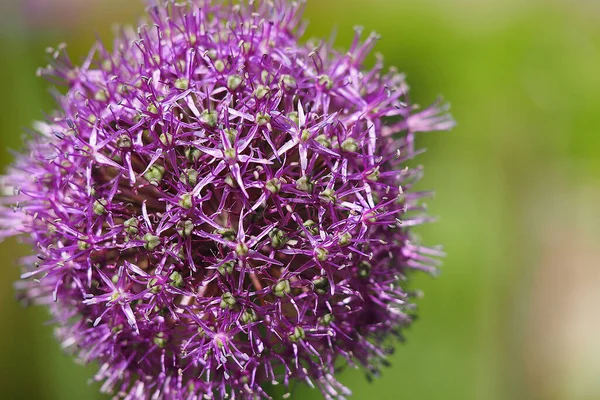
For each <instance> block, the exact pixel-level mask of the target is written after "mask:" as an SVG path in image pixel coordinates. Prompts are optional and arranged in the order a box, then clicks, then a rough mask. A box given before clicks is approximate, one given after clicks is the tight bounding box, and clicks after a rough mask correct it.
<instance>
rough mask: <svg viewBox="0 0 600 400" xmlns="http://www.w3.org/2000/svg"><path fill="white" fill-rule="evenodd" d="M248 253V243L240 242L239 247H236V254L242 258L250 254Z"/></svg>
mask: <svg viewBox="0 0 600 400" xmlns="http://www.w3.org/2000/svg"><path fill="white" fill-rule="evenodd" d="M248 251H249V249H248V245H246V243H244V242H240V243H238V244H237V246H235V253H236V254H237V255H238V256H240V257H243V256H245V255H246V254H248Z"/></svg>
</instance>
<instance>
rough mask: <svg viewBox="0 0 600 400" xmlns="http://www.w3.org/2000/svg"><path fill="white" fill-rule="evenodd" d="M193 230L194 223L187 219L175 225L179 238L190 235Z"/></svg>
mask: <svg viewBox="0 0 600 400" xmlns="http://www.w3.org/2000/svg"><path fill="white" fill-rule="evenodd" d="M193 230H194V223H193V222H192V221H190V220H189V219H186V220H183V221H179V222H178V223H177V233H178V234H179V236H181V237H188V236H190V235H191V234H192V231H193Z"/></svg>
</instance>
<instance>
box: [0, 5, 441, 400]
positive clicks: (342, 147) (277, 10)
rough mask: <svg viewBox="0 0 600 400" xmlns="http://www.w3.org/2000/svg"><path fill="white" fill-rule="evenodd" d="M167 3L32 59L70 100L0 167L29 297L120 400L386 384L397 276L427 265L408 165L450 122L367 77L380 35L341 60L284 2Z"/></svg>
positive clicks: (380, 76)
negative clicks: (418, 140)
mask: <svg viewBox="0 0 600 400" xmlns="http://www.w3.org/2000/svg"><path fill="white" fill-rule="evenodd" d="M178 3H179V2H174V1H169V2H166V3H161V5H159V6H156V7H151V8H149V15H150V21H148V23H147V25H143V26H141V27H140V28H139V29H138V30H137V31H133V30H127V29H125V30H123V31H122V33H120V34H119V36H118V37H117V39H116V41H115V43H114V50H112V51H111V50H108V49H107V48H105V47H104V46H103V45H102V44H101V43H97V44H96V45H95V46H94V48H93V50H92V52H91V53H90V55H89V57H88V58H87V59H86V60H85V61H84V62H83V64H82V65H81V66H75V65H74V64H72V63H71V61H70V60H69V58H68V57H67V56H66V54H65V53H64V51H63V50H64V49H63V48H59V49H58V50H56V52H55V53H54V54H53V58H54V60H53V63H52V65H51V66H49V67H48V68H46V69H44V70H41V71H40V72H41V73H42V74H43V75H45V76H48V77H49V78H51V79H52V80H54V81H57V82H59V83H60V84H62V85H64V86H65V87H66V93H64V94H61V95H59V96H58V102H59V111H57V112H56V113H54V114H53V115H52V116H51V117H50V118H49V119H48V120H47V121H46V122H43V123H38V124H37V126H36V132H37V134H35V135H32V137H31V138H30V139H29V140H28V141H27V144H26V149H27V151H26V152H25V153H24V154H23V155H21V156H19V157H18V159H17V160H16V161H15V163H14V164H13V166H12V167H11V168H10V169H9V171H8V172H7V174H6V175H5V176H4V177H3V178H2V183H3V186H4V188H5V191H6V195H5V197H4V198H3V202H2V204H3V206H2V208H1V209H0V212H1V214H0V215H1V216H0V218H1V225H2V230H1V235H2V236H3V237H6V236H12V235H19V236H21V237H22V238H23V240H25V241H26V242H27V243H29V244H30V245H32V246H33V248H35V252H36V255H35V256H31V257H28V258H26V259H24V260H23V265H24V268H25V272H24V274H23V281H21V282H19V285H18V286H19V290H20V293H21V294H22V296H23V297H24V298H26V299H29V300H31V301H33V302H37V303H43V304H47V305H48V306H49V308H50V310H51V312H52V315H53V317H54V320H55V322H56V323H57V324H58V328H57V333H58V336H59V338H60V339H61V340H62V342H63V346H64V347H65V348H70V349H73V350H74V351H75V352H76V353H77V354H78V355H79V357H80V358H81V359H83V360H84V361H97V362H99V363H100V370H99V372H98V374H97V376H96V379H97V380H99V381H102V382H104V385H103V386H102V390H103V391H106V392H111V393H113V394H114V395H115V396H116V397H121V398H126V399H146V398H153V399H160V398H168V399H199V398H202V397H204V398H226V397H228V396H230V397H232V398H243V399H246V398H247V399H253V398H268V397H269V396H268V394H267V391H266V390H267V389H266V388H265V387H266V386H265V385H266V384H269V383H271V382H273V383H282V384H283V385H285V386H288V385H290V383H291V382H292V381H303V382H305V383H307V384H308V385H310V386H316V387H318V388H319V389H320V390H321V391H322V392H323V394H324V396H325V397H326V398H328V399H331V398H343V397H344V396H346V395H347V394H348V393H349V390H348V389H346V388H345V387H343V386H342V385H341V384H340V383H339V382H337V381H336V379H335V378H334V374H335V365H336V362H338V361H340V360H345V361H346V362H347V363H350V364H352V365H354V364H360V365H363V366H365V367H366V368H367V369H368V371H369V372H368V373H369V374H376V373H377V371H378V370H379V368H380V366H382V365H385V363H386V361H385V358H386V354H387V353H388V352H389V351H390V348H389V341H388V340H387V339H388V338H389V337H390V334H396V335H399V334H400V333H399V331H400V329H401V328H402V327H404V326H406V325H407V324H409V323H410V321H411V316H410V315H411V314H412V312H413V305H412V303H411V297H412V295H411V293H409V292H408V291H407V290H406V289H405V288H404V284H403V282H404V281H405V279H406V276H407V274H408V273H409V271H410V270H414V269H417V270H423V271H426V272H432V271H435V269H436V264H437V261H436V257H437V256H439V255H440V251H439V250H437V249H429V248H426V247H422V246H421V245H419V244H417V243H416V242H415V241H414V240H413V239H412V237H411V233H410V227H412V226H413V225H417V224H420V223H422V222H424V221H426V220H427V217H426V216H424V215H423V207H422V205H420V199H421V198H422V197H424V196H426V195H427V193H424V192H417V191H414V190H413V185H414V184H415V182H416V181H417V180H418V179H419V178H420V176H421V173H422V172H421V169H418V168H417V169H411V168H408V167H406V166H405V164H406V161H407V160H409V159H411V158H412V157H413V156H414V155H415V154H416V152H415V150H414V133H415V132H420V131H431V130H441V129H448V128H450V127H451V126H452V125H453V122H452V120H451V119H450V117H449V116H448V115H446V114H445V109H443V108H441V109H440V108H438V107H437V106H436V105H434V106H432V107H431V108H428V109H425V110H423V111H415V107H412V106H410V105H409V104H407V102H408V100H407V91H408V87H407V85H406V84H405V82H404V79H403V76H402V75H400V74H398V73H397V72H395V71H394V70H391V71H389V72H386V71H385V70H384V68H383V65H382V62H381V60H378V61H377V62H376V65H375V66H374V67H373V68H372V69H364V68H363V62H364V60H365V57H366V56H367V55H368V54H369V52H370V50H371V48H372V47H373V45H374V44H375V41H376V37H375V36H374V35H371V36H369V37H368V38H367V39H366V40H364V41H363V40H361V39H360V37H361V35H360V31H357V33H356V36H355V40H354V41H353V43H352V45H351V47H350V49H349V50H348V51H347V52H342V53H339V52H336V51H335V50H333V49H332V48H330V47H329V46H328V45H327V44H326V43H321V42H318V43H308V44H301V43H299V37H300V36H301V35H302V31H303V24H302V21H301V8H299V7H297V6H295V5H288V4H287V3H286V2H284V1H275V4H271V3H270V2H262V1H261V2H256V4H250V5H247V4H246V3H242V4H240V5H236V6H231V5H222V4H220V2H216V1H215V2H210V1H202V2H198V1H197V2H193V3H191V4H188V3H186V4H185V5H179V4H178Z"/></svg>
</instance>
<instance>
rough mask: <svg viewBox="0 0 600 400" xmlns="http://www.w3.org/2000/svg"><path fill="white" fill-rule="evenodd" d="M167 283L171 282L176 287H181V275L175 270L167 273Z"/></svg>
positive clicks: (183, 284) (182, 283)
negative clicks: (169, 273)
mask: <svg viewBox="0 0 600 400" xmlns="http://www.w3.org/2000/svg"><path fill="white" fill-rule="evenodd" d="M169 283H170V284H171V286H173V287H178V288H182V287H184V286H185V281H184V280H183V276H181V274H180V273H179V272H177V271H173V272H171V275H169Z"/></svg>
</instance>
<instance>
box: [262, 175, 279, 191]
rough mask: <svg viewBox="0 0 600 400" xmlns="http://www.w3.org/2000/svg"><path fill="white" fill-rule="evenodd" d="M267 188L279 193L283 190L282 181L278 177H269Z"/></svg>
mask: <svg viewBox="0 0 600 400" xmlns="http://www.w3.org/2000/svg"><path fill="white" fill-rule="evenodd" d="M265 188H266V189H267V190H268V191H269V192H271V193H272V194H277V193H279V191H280V190H281V181H280V180H279V179H278V178H273V179H269V180H268V181H267V182H266V183H265Z"/></svg>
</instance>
